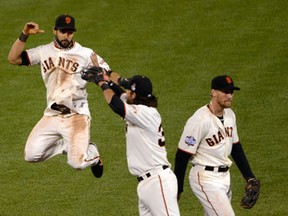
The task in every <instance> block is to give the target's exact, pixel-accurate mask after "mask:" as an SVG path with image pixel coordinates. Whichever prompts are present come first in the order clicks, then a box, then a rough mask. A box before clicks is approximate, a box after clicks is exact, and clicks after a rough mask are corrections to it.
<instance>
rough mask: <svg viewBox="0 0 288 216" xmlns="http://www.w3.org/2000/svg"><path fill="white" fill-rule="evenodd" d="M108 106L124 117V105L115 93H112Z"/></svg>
mask: <svg viewBox="0 0 288 216" xmlns="http://www.w3.org/2000/svg"><path fill="white" fill-rule="evenodd" d="M109 106H110V108H111V109H112V110H113V111H114V112H115V113H117V114H118V115H120V116H121V117H122V118H124V117H125V105H124V103H123V101H122V100H121V99H120V98H119V97H118V96H117V95H116V94H114V95H113V97H112V99H111V102H110V103H109Z"/></svg>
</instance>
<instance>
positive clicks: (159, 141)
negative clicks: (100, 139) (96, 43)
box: [82, 64, 180, 216]
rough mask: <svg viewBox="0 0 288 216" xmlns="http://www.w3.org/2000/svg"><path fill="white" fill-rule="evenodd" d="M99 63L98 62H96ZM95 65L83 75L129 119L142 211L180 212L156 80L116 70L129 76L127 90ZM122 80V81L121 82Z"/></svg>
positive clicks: (130, 157)
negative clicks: (158, 103)
mask: <svg viewBox="0 0 288 216" xmlns="http://www.w3.org/2000/svg"><path fill="white" fill-rule="evenodd" d="M94 65H95V64H94ZM103 74H104V75H105V71H103V70H102V68H99V67H93V68H90V69H88V70H87V71H84V72H83V75H82V78H83V79H85V80H88V81H90V82H94V83H96V84H98V85H99V86H100V87H101V88H102V90H103V94H104V97H105V99H106V101H107V103H108V104H109V106H110V107H111V109H112V110H113V111H114V112H115V113H117V114H118V115H120V116H121V117H122V118H123V119H124V120H125V121H126V152H127V162H128V169H129V171H130V173H131V174H132V175H134V176H137V179H138V182H139V184H138V187H137V194H138V198H139V201H138V208H139V215H143V216H144V215H145V216H152V215H157V216H168V215H169V216H176V215H180V212H179V208H178V203H177V179H176V176H175V174H174V173H173V171H172V170H171V169H170V167H171V165H170V163H169V161H168V160H167V152H166V148H165V137H164V131H163V128H162V119H161V116H160V114H159V113H158V111H157V98H156V97H155V96H154V95H153V94H152V83H151V81H150V79H149V78H147V77H145V76H140V75H135V76H133V77H132V78H131V79H128V80H126V79H121V78H120V77H119V75H118V74H117V73H115V72H112V74H111V76H110V77H111V78H112V77H113V80H114V81H115V82H116V83H118V82H117V80H125V81H126V82H125V85H124V83H123V82H122V86H125V87H126V88H127V91H126V93H124V91H123V90H122V89H121V88H120V87H119V86H118V85H117V84H115V83H114V82H112V80H110V79H109V78H108V77H107V76H106V78H104V77H105V76H103ZM120 83H121V82H120Z"/></svg>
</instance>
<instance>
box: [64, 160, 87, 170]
mask: <svg viewBox="0 0 288 216" xmlns="http://www.w3.org/2000/svg"><path fill="white" fill-rule="evenodd" d="M67 163H68V164H69V165H70V166H71V167H72V168H73V169H76V170H81V169H84V168H85V167H83V160H80V159H79V158H78V159H77V158H75V157H74V158H69V159H68V161H67Z"/></svg>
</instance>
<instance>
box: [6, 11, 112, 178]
mask: <svg viewBox="0 0 288 216" xmlns="http://www.w3.org/2000/svg"><path fill="white" fill-rule="evenodd" d="M75 32H76V28H75V20H74V18H73V17H72V16H70V15H67V14H64V15H60V16H59V17H58V18H57V19H56V22H55V27H54V28H53V33H54V39H53V41H52V42H50V43H48V44H46V45H42V46H38V47H36V48H31V49H28V50H24V46H25V44H26V40H27V39H28V37H29V36H30V35H35V34H40V33H44V30H41V29H40V28H39V25H38V24H37V23H34V22H28V23H26V24H25V26H24V29H23V31H22V32H21V34H20V36H19V38H18V39H17V40H16V41H15V42H14V44H13V46H12V48H11V50H10V52H9V55H8V60H9V62H10V63H11V64H15V65H26V66H30V65H36V64H37V65H40V68H41V75H42V78H43V81H44V84H45V87H46V89H47V93H46V100H47V107H46V109H45V111H44V115H43V117H42V118H41V119H40V120H39V122H38V123H37V124H36V125H35V127H34V128H33V130H32V131H31V133H30V135H29V137H28V139H27V142H26V146H25V160H26V161H28V162H41V161H45V160H48V159H49V158H51V157H53V156H55V155H58V154H67V163H68V164H69V165H70V166H71V167H73V168H74V169H84V168H86V167H87V166H91V169H92V172H93V174H94V176H95V177H101V175H102V172H103V164H102V162H101V160H100V157H99V156H100V155H99V152H98V149H97V146H96V145H95V144H93V143H90V144H89V142H90V120H91V117H90V111H89V107H88V101H87V92H86V83H87V82H86V81H85V80H83V79H81V75H80V71H81V70H82V69H83V68H87V67H89V66H91V65H92V62H91V55H92V54H93V53H94V52H93V50H92V49H89V48H86V47H83V46H81V45H80V44H79V43H77V42H76V41H75V40H74V39H73V38H74V34H75ZM97 58H98V61H99V62H100V65H101V67H103V68H105V69H106V70H108V71H109V70H110V68H109V65H108V64H107V63H106V62H105V61H104V60H103V59H102V58H101V57H100V56H98V55H97Z"/></svg>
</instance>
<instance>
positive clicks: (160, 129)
mask: <svg viewBox="0 0 288 216" xmlns="http://www.w3.org/2000/svg"><path fill="white" fill-rule="evenodd" d="M158 132H159V133H161V139H158V145H159V146H161V147H162V146H165V137H164V130H163V128H162V124H160V126H159V129H158Z"/></svg>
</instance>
